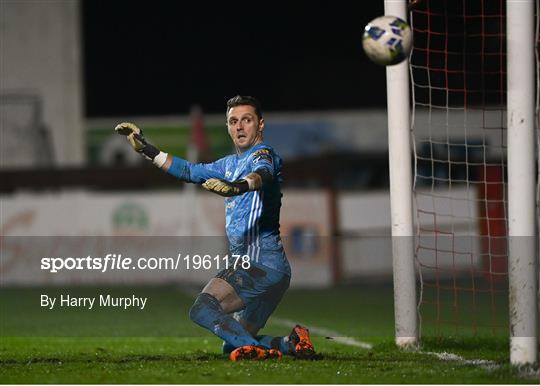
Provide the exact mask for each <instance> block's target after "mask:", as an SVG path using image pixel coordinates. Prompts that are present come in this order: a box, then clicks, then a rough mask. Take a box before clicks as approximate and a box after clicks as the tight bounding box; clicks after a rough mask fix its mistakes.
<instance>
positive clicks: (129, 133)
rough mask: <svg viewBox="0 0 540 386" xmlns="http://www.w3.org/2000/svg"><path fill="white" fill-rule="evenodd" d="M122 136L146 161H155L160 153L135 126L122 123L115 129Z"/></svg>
mask: <svg viewBox="0 0 540 386" xmlns="http://www.w3.org/2000/svg"><path fill="white" fill-rule="evenodd" d="M114 130H115V131H116V132H117V133H118V134H120V135H125V136H126V137H127V140H128V142H129V144H130V145H131V147H132V148H133V149H134V150H135V151H136V152H138V153H141V154H142V155H143V156H144V157H145V158H146V159H148V160H150V161H153V160H154V158H156V156H157V155H158V154H159V153H160V151H159V150H158V149H157V148H156V147H155V146H154V145H152V144H150V143H148V142H146V138H144V135H143V132H142V130H141V129H139V128H138V127H137V126H136V125H135V124H133V123H130V122H122V123H120V124H118V125H116V127H115V128H114Z"/></svg>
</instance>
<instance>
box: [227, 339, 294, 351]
mask: <svg viewBox="0 0 540 386" xmlns="http://www.w3.org/2000/svg"><path fill="white" fill-rule="evenodd" d="M255 339H257V340H258V341H259V343H258V345H259V346H263V347H266V348H276V349H278V350H279V351H281V353H282V354H283V355H293V354H294V347H293V344H292V342H291V341H290V340H289V337H288V336H276V337H274V336H269V335H257V337H256V338H255ZM235 348H236V347H234V346H233V345H232V344H230V343H227V342H223V354H230V353H231V352H232V351H233V350H234V349H235Z"/></svg>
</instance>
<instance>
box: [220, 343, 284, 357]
mask: <svg viewBox="0 0 540 386" xmlns="http://www.w3.org/2000/svg"><path fill="white" fill-rule="evenodd" d="M281 357H282V354H281V351H279V350H276V349H273V348H271V349H267V348H264V347H261V346H242V347H238V348H236V349H234V350H233V351H232V352H231V355H230V358H231V361H242V360H246V359H248V360H255V361H261V360H265V359H278V360H279V359H281Z"/></svg>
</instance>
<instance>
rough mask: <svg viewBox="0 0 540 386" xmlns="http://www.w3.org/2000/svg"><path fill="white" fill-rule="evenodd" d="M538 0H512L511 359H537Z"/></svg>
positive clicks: (522, 361) (508, 24)
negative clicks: (536, 169)
mask: <svg viewBox="0 0 540 386" xmlns="http://www.w3.org/2000/svg"><path fill="white" fill-rule="evenodd" d="M534 15H535V12H534V1H533V0H508V1H507V2H506V46H507V49H506V50H507V51H506V58H507V59H506V60H507V62H506V63H507V81H506V82H507V83H506V84H507V122H508V126H507V127H508V236H509V250H508V252H509V256H508V280H509V296H510V302H509V306H510V362H511V363H512V364H515V365H521V364H527V363H534V362H536V358H537V346H538V343H537V313H538V309H537V308H538V304H537V299H536V296H537V287H538V283H537V274H536V272H537V263H536V253H537V251H536V219H535V217H536V202H535V144H536V141H535V138H534V132H535V130H534V125H535V116H534V107H535V106H534V104H535V99H536V98H535V89H534V73H535V71H534V65H535V59H534V50H535V42H534V36H535V32H534Z"/></svg>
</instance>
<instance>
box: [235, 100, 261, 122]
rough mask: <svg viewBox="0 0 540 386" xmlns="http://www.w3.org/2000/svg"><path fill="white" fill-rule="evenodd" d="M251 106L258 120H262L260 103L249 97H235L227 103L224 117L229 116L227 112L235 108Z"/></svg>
mask: <svg viewBox="0 0 540 386" xmlns="http://www.w3.org/2000/svg"><path fill="white" fill-rule="evenodd" d="M245 105H248V106H253V108H254V109H255V113H256V114H257V117H258V118H259V119H261V118H262V111H261V104H260V102H259V101H258V100H257V99H255V98H253V97H252V96H249V95H237V96H234V97H232V98H231V99H229V100H228V101H227V111H226V115H229V110H230V109H232V108H233V107H236V106H245Z"/></svg>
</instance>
